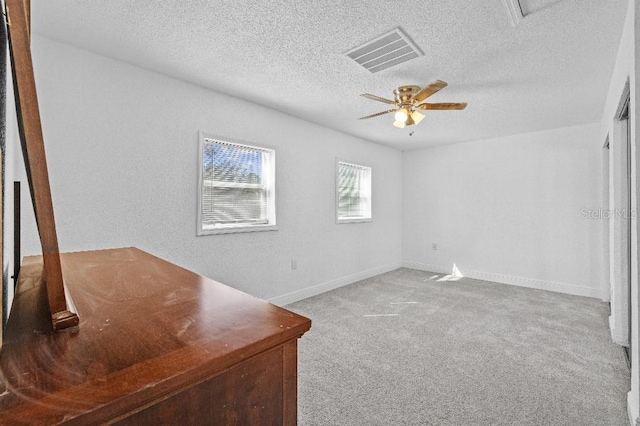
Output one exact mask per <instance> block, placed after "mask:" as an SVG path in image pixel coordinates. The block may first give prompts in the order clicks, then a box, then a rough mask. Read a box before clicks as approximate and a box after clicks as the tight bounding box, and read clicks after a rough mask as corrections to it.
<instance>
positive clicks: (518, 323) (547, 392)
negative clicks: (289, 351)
mask: <svg viewBox="0 0 640 426" xmlns="http://www.w3.org/2000/svg"><path fill="white" fill-rule="evenodd" d="M439 279H442V275H441V274H434V273H428V272H422V271H415V270H410V269H399V270H396V271H393V272H389V273H387V274H383V275H379V276H377V277H374V278H370V279H368V280H364V281H361V282H358V283H355V284H352V285H349V286H346V287H343V288H340V289H337V290H334V291H331V292H328V293H325V294H322V295H319V296H316V297H313V298H309V299H306V300H303V301H300V302H297V303H294V304H291V305H289V306H287V308H288V309H291V310H293V311H295V312H299V313H300V314H303V315H306V316H308V317H310V318H311V319H312V320H313V326H312V328H311V330H310V331H309V332H308V333H307V334H306V335H304V336H303V337H302V339H301V340H300V343H299V352H300V356H299V424H300V425H301V426H311V425H327V426H329V425H331V426H334V425H350V426H352V425H385V426H387V425H509V426H511V425H598V426H603V425H627V424H628V422H627V417H626V392H627V391H628V389H629V386H630V384H629V372H628V370H627V367H626V361H625V358H624V353H623V350H622V348H621V347H619V346H617V345H615V344H613V343H612V342H611V339H610V336H609V331H608V327H607V317H608V315H609V312H608V307H607V305H606V304H605V303H602V302H601V301H599V300H596V299H590V298H585V297H578V296H570V295H565V294H559V293H552V292H546V291H539V290H532V289H526V288H520V287H515V286H509V285H503V284H496V283H491V282H486V281H479V280H473V279H469V278H462V279H460V280H459V281H451V280H448V281H438V280H439Z"/></svg>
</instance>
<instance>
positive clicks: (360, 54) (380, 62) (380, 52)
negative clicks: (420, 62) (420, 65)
mask: <svg viewBox="0 0 640 426" xmlns="http://www.w3.org/2000/svg"><path fill="white" fill-rule="evenodd" d="M345 55H347V56H348V57H349V58H351V59H353V60H354V61H356V62H357V63H358V64H360V65H362V66H363V67H364V68H365V69H367V70H368V71H370V72H372V73H374V72H378V71H382V70H384V69H387V68H389V67H392V66H395V65H398V64H401V63H403V62H406V61H408V60H410V59H413V58H417V57H418V56H422V52H421V51H420V49H418V47H417V46H416V45H415V44H413V42H412V41H411V39H410V38H409V37H408V36H407V35H406V34H405V33H404V32H402V30H401V29H400V28H396V29H394V30H393V31H390V32H388V33H386V34H383V35H381V36H380V37H378V38H375V39H373V40H371V41H369V42H367V43H365V44H363V45H362V46H358V47H356V48H354V49H352V50H350V51H348V52H346V53H345Z"/></svg>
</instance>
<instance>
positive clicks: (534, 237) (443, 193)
mask: <svg viewBox="0 0 640 426" xmlns="http://www.w3.org/2000/svg"><path fill="white" fill-rule="evenodd" d="M597 135H598V126H597V125H596V124H594V125H585V126H578V127H569V128H562V129H556V130H550V131H544V132H538V133H530V134H524V135H516V136H510V137H504V138H499V139H491V140H483V141H476V142H469V143H462V144H456V145H447V146H441V147H435V148H430V149H424V150H417V151H409V152H405V153H404V156H403V164H404V177H403V179H404V185H403V188H404V195H403V200H404V201H403V260H404V264H405V265H406V266H410V267H415V268H418V269H425V270H432V271H436V272H443V273H444V272H447V273H451V272H452V268H453V265H454V264H455V265H456V266H457V267H458V269H459V270H460V272H461V273H462V274H463V275H464V276H470V277H475V278H479V279H487V280H491V281H498V282H504V283H509V284H516V285H523V286H527V287H534V288H542V289H548V290H554V291H560V292H566V293H571V294H578V295H584V296H591V297H600V296H601V294H602V291H601V288H602V279H603V278H602V267H601V263H602V251H601V247H602V226H601V222H602V220H599V219H587V218H585V216H586V214H585V213H586V210H585V209H587V210H593V211H596V212H597V211H598V209H599V208H600V207H601V202H602V195H601V194H602V178H601V174H600V168H601V162H602V158H601V149H600V147H601V146H602V144H601V143H600V142H599V141H598V140H597ZM596 214H597V213H596ZM433 243H436V244H437V245H438V249H437V250H433V249H432V244H433Z"/></svg>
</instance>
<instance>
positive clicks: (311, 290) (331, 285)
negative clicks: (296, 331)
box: [269, 262, 402, 306]
mask: <svg viewBox="0 0 640 426" xmlns="http://www.w3.org/2000/svg"><path fill="white" fill-rule="evenodd" d="M401 267H402V263H401V262H395V263H389V264H387V265H383V266H379V267H377V268H373V269H368V270H366V271H362V272H358V273H355V274H351V275H347V276H345V277H341V278H336V279H333V280H330V281H326V282H324V283H321V284H317V285H314V286H311V287H307V288H304V289H302V290H298V291H293V292H291V293H287V294H283V295H281V296H276V297H272V298H271V299H269V302H270V303H273V304H274V305H278V306H284V305H288V304H289V303H294V302H297V301H299V300H303V299H306V298H308V297H312V296H316V295H318V294H322V293H325V292H327V291H331V290H335V289H336V288H340V287H344V286H345V285H349V284H353V283H355V282H358V281H362V280H366V279H367V278H371V277H375V276H376V275H380V274H384V273H385V272H391V271H394V270H396V269H398V268H401Z"/></svg>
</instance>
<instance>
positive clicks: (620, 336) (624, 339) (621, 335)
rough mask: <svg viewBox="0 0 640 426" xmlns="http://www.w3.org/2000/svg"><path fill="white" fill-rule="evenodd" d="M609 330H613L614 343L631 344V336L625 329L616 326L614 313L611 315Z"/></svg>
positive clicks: (612, 338)
mask: <svg viewBox="0 0 640 426" xmlns="http://www.w3.org/2000/svg"><path fill="white" fill-rule="evenodd" d="M609 330H610V331H611V340H612V341H613V343H615V344H616V345H620V346H628V345H629V336H627V333H626V332H625V331H623V330H620V328H618V327H616V325H615V320H614V318H613V315H609Z"/></svg>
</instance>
